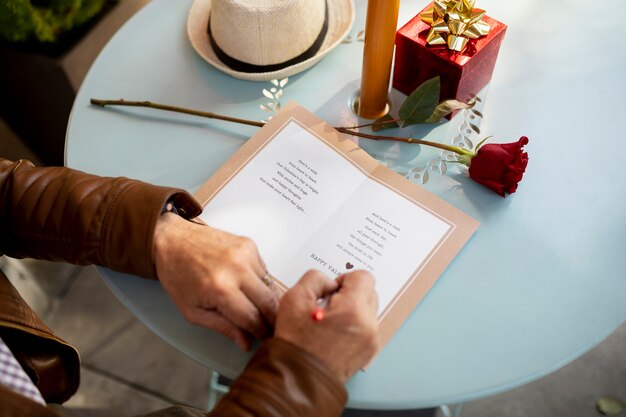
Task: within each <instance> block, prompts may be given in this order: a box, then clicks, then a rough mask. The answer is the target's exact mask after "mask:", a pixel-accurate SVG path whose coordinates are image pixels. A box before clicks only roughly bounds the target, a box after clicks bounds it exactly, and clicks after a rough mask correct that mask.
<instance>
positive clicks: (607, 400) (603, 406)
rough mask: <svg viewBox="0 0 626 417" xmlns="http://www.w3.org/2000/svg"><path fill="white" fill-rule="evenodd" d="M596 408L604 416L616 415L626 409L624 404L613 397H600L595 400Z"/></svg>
mask: <svg viewBox="0 0 626 417" xmlns="http://www.w3.org/2000/svg"><path fill="white" fill-rule="evenodd" d="M596 408H597V409H598V411H599V412H601V413H602V414H604V415H605V416H617V415H619V414H621V413H622V412H624V410H626V404H624V402H623V401H621V400H619V399H617V398H614V397H600V398H598V400H597V401H596Z"/></svg>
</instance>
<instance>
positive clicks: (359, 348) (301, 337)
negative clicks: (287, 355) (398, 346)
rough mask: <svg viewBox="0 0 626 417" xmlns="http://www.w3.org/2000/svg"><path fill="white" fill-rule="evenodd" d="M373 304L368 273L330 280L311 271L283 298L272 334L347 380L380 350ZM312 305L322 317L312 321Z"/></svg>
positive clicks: (371, 281)
mask: <svg viewBox="0 0 626 417" xmlns="http://www.w3.org/2000/svg"><path fill="white" fill-rule="evenodd" d="M320 299H321V300H326V301H318V300H320ZM377 306H378V300H377V296H376V292H375V291H374V279H373V277H372V276H371V275H370V274H369V273H368V272H365V271H355V272H351V273H349V274H346V275H342V276H341V277H339V278H337V280H332V279H329V278H327V277H326V276H325V275H324V274H322V273H321V272H319V271H309V272H307V273H306V274H305V275H304V276H303V277H302V279H301V280H300V281H299V282H298V283H297V284H296V285H295V286H294V287H293V288H291V289H290V290H289V291H288V292H287V293H286V294H285V295H284V296H283V298H282V300H281V303H280V307H279V310H278V318H277V320H276V330H275V333H274V334H275V337H278V338H281V339H283V340H286V341H288V342H290V343H293V344H294V345H297V346H299V347H300V348H301V349H303V350H305V351H307V352H308V353H310V354H312V355H314V356H316V357H317V358H318V359H319V360H320V361H321V362H322V363H323V364H324V365H325V366H326V367H328V369H330V370H331V371H332V372H333V373H335V374H336V375H337V376H338V377H339V378H340V379H341V380H342V381H343V382H345V381H347V380H348V378H349V377H350V376H352V375H353V374H354V373H355V372H356V371H357V370H359V369H360V368H362V367H363V366H364V365H366V364H367V363H368V362H369V361H370V360H371V358H372V357H373V355H374V354H375V353H376V351H377V350H378V322H377V317H376V315H377ZM316 309H317V311H321V314H320V315H321V317H319V319H315V318H313V319H312V316H311V314H312V312H315V311H316Z"/></svg>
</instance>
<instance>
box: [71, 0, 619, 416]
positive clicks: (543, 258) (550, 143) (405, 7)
mask: <svg viewBox="0 0 626 417" xmlns="http://www.w3.org/2000/svg"><path fill="white" fill-rule="evenodd" d="M190 3H191V1H190V0H179V1H172V0H154V1H153V2H152V3H150V4H148V5H147V6H146V7H145V8H144V9H143V10H141V11H140V12H139V13H138V14H137V15H136V16H135V17H134V18H132V19H131V20H130V21H129V22H128V23H127V24H126V25H125V26H124V27H123V28H122V29H121V30H120V31H119V32H118V33H117V34H116V35H115V37H114V38H113V39H112V40H111V41H110V43H109V44H108V45H107V47H106V48H105V49H104V51H103V52H102V53H101V55H100V56H99V58H98V59H97V61H96V62H95V64H94V65H93V67H92V69H91V71H90V72H89V74H88V76H87V78H86V80H85V82H84V84H83V86H82V88H81V90H80V92H79V94H78V96H77V98H76V102H75V104H74V109H73V112H72V116H71V120H70V123H69V128H68V133H67V142H66V163H67V165H68V166H70V167H73V168H78V169H82V170H85V171H89V172H92V173H96V174H101V175H125V176H129V177H134V178H139V179H143V180H146V181H151V182H154V183H157V184H163V185H172V186H180V187H184V188H186V189H189V190H192V191H193V190H194V189H196V188H197V187H198V186H199V185H200V184H201V183H202V182H203V181H204V180H205V179H206V178H208V177H209V176H210V175H211V173H213V172H214V171H215V170H216V169H217V168H218V167H219V166H220V164H221V163H223V162H224V161H225V160H226V159H227V158H228V157H229V156H230V155H231V154H232V153H233V152H234V151H235V150H236V149H237V148H238V147H239V146H240V145H241V144H242V143H244V142H245V140H246V139H247V138H248V137H249V136H251V135H252V134H254V132H255V128H251V127H244V126H238V125H228V124H225V123H221V122H213V121H207V120H203V119H198V118H193V117H190V116H185V115H176V114H165V113H159V112H156V111H150V110H146V109H132V110H129V109H124V110H121V109H120V110H102V109H99V108H94V107H92V106H90V105H89V99H90V98H91V97H98V98H120V97H123V98H126V99H137V100H152V101H156V102H162V103H168V104H175V105H181V106H188V107H193V108H200V109H205V110H209V111H216V112H220V113H224V114H230V115H237V116H239V117H246V118H251V119H257V120H260V119H262V118H264V117H266V115H267V114H266V113H264V112H262V111H261V110H260V108H259V105H260V104H263V103H265V102H266V101H267V99H266V98H265V97H263V95H262V94H261V91H262V89H263V88H266V87H268V84H267V83H254V82H247V81H239V80H235V79H232V78H229V77H227V76H226V75H223V74H222V73H220V72H218V71H216V70H214V69H213V68H212V67H210V66H209V65H208V64H207V63H205V62H204V61H203V60H202V59H201V58H200V57H199V56H198V55H196V53H195V52H194V50H193V49H192V47H191V46H190V44H189V42H188V40H187V37H186V31H185V22H186V18H187V11H188V8H189V6H190ZM356 5H357V10H358V15H357V20H356V23H355V26H354V28H353V30H352V33H351V39H352V42H350V43H346V44H342V45H340V46H339V47H338V48H337V49H336V50H335V51H333V52H332V53H331V54H330V55H329V56H328V57H327V58H326V59H325V60H324V61H322V62H321V63H320V64H319V65H317V66H316V67H314V68H312V69H311V70H309V71H307V72H305V73H303V74H300V75H298V76H295V77H292V78H291V79H290V80H289V84H288V86H287V87H286V88H285V95H284V97H283V101H285V102H286V101H288V100H291V99H294V100H297V101H298V102H299V103H300V104H302V105H303V106H305V107H307V108H309V109H310V110H312V111H315V112H316V113H317V114H318V115H320V116H321V117H323V118H325V119H326V120H328V121H329V122H331V123H333V124H343V123H345V122H346V121H349V120H351V119H352V118H353V116H352V115H351V113H350V110H349V109H348V107H347V105H346V103H347V100H348V97H349V96H350V94H352V93H353V92H354V89H355V88H356V87H358V84H359V77H360V68H359V66H360V62H361V56H362V55H361V54H362V45H363V44H362V43H361V42H359V41H358V39H357V38H358V32H359V31H360V30H362V29H363V27H364V23H363V22H364V10H365V1H363V0H357V1H356ZM425 5H426V1H422V2H414V1H408V0H406V1H403V3H402V6H401V11H400V14H401V16H400V19H399V23H401V24H402V23H404V22H406V21H407V20H408V19H409V18H410V17H411V16H413V15H414V14H416V13H417V12H418V11H419V10H420V9H421V8H422V7H424V6H425ZM478 6H481V7H482V8H485V9H486V10H487V11H488V14H489V15H491V16H493V17H495V18H497V19H499V20H501V21H503V22H505V23H507V24H508V25H509V30H508V32H507V35H506V37H505V41H504V44H503V46H502V49H501V52H500V57H499V60H498V63H497V66H496V71H495V74H494V78H493V80H492V83H491V86H490V89H489V96H488V99H487V101H486V104H485V107H484V109H483V112H484V114H485V118H484V120H483V121H482V126H481V127H482V130H483V132H485V133H486V134H493V135H495V140H497V141H501V142H504V141H511V140H516V139H517V138H518V137H519V136H521V135H527V136H529V137H530V140H531V142H530V144H529V145H528V147H527V150H528V152H529V154H530V163H529V166H528V170H527V173H526V175H525V176H524V180H523V182H522V183H521V185H520V188H519V190H518V192H517V193H516V194H514V195H512V196H509V197H507V198H506V199H502V198H500V197H498V196H497V195H495V194H493V193H491V192H490V191H488V190H486V189H484V188H482V187H481V186H479V185H477V184H474V183H473V182H472V181H470V180H468V179H467V178H464V177H463V176H461V175H456V174H453V175H448V176H445V177H438V178H435V179H433V180H431V181H430V182H429V183H428V184H427V187H428V188H429V189H430V190H432V191H433V192H435V193H437V194H438V195H439V196H441V197H442V198H444V199H445V200H447V201H448V202H450V203H452V204H453V205H455V206H457V207H459V208H460V209H462V210H464V211H465V212H467V213H468V214H470V215H471V216H474V217H475V218H477V219H478V220H479V221H480V222H481V223H482V225H481V227H480V229H479V230H478V232H477V233H476V235H475V236H474V237H473V238H472V240H471V241H470V242H469V244H468V245H467V246H466V247H465V248H464V249H463V251H462V252H461V254H460V255H459V256H458V257H457V258H456V259H455V260H454V262H453V263H452V264H451V265H450V267H449V268H448V269H447V271H446V272H445V273H444V274H443V276H442V278H441V279H440V281H439V282H438V283H437V284H436V285H435V287H434V288H433V289H432V291H431V292H430V293H429V294H428V295H427V297H426V298H425V300H424V301H423V302H422V303H421V304H420V305H419V306H418V308H417V309H416V310H415V311H414V313H413V314H412V316H411V317H410V318H409V320H408V321H407V322H406V324H405V325H404V326H403V327H402V329H401V330H400V332H399V333H398V334H397V335H396V336H395V337H394V339H393V340H392V341H391V343H390V344H389V345H388V346H387V347H386V348H385V349H384V351H382V352H381V353H380V355H379V356H378V357H377V358H376V360H375V362H374V364H373V365H372V366H371V367H370V368H369V369H368V370H367V371H366V372H364V373H360V374H358V375H357V376H356V377H355V378H353V379H352V380H351V381H350V382H349V384H348V389H349V391H350V406H352V407H356V408H371V409H401V408H418V407H429V406H436V405H440V404H449V403H458V402H462V401H467V400H472V399H476V398H480V397H484V396H487V395H491V394H495V393H498V392H501V391H504V390H508V389H510V388H514V387H516V386H519V385H522V384H524V383H527V382H529V381H532V380H534V379H537V378H539V377H541V376H543V375H546V374H548V373H550V372H552V371H554V370H556V369H557V368H559V367H561V366H563V365H565V364H566V363H568V362H569V361H571V360H573V359H575V358H576V357H578V356H579V355H581V354H582V353H584V352H585V351H587V350H589V349H590V348H592V347H593V346H594V345H596V344H597V343H598V342H600V341H601V340H602V339H603V338H604V337H606V336H607V335H608V334H609V333H611V332H612V331H613V330H614V329H615V328H616V327H618V326H619V325H620V324H621V323H622V322H623V321H624V320H625V319H626V306H625V304H626V303H625V300H626V272H625V271H626V169H625V168H624V167H623V166H622V165H623V163H622V158H623V154H622V150H623V148H624V140H625V139H624V134H623V128H622V127H621V123H623V122H624V116H626V107H625V104H624V103H625V102H626V99H625V97H624V95H625V94H626V71H625V68H626V54H624V52H623V42H622V41H621V39H620V33H623V32H624V31H625V30H626V3H624V2H623V1H621V0H608V1H607V2H605V3H604V4H603V6H602V7H597V6H594V5H592V4H591V3H589V2H588V1H586V2H583V1H582V0H570V1H568V2H543V1H542V2H540V1H531V0H520V1H517V2H502V1H496V0H481V1H479V4H478ZM557 23H559V24H561V25H562V27H560V28H554V27H553V26H552V25H555V24H557ZM397 150H398V149H396V151H397ZM399 150H400V151H403V152H406V153H408V154H410V153H411V152H414V151H413V150H409V149H406V148H400V149H399ZM100 272H101V274H102V276H103V277H104V278H105V280H106V281H107V282H108V284H109V285H110V286H111V288H112V289H113V291H114V292H115V294H116V295H117V296H118V297H119V298H120V299H121V300H122V301H123V302H124V304H125V305H126V306H127V307H128V308H130V309H131V310H132V311H133V313H134V314H136V315H137V316H138V317H139V318H140V319H141V320H142V321H144V322H145V323H146V324H147V325H148V326H149V327H150V328H152V330H154V331H155V332H156V333H158V334H159V335H161V336H162V337H163V338H164V339H166V340H167V341H169V342H170V343H172V344H173V345H174V346H176V347H177V348H178V349H180V350H181V351H183V352H185V353H186V354H188V355H189V356H191V357H192V358H194V359H196V360H197V361H199V362H200V363H202V364H205V365H206V366H208V367H210V368H213V369H215V370H217V371H219V372H220V373H223V374H225V375H227V376H230V377H233V376H235V375H236V374H237V373H238V372H240V371H241V369H242V368H243V366H244V364H245V362H246V359H247V356H246V355H244V354H242V353H240V352H239V350H238V349H236V348H234V346H233V345H232V344H231V343H230V342H229V341H228V340H226V339H225V338H223V337H221V336H219V335H216V334H214V333H213V332H210V331H208V330H204V329H201V328H197V327H193V326H190V325H188V324H186V323H185V321H184V320H183V318H182V317H181V315H180V314H179V313H178V312H177V310H176V309H175V307H174V306H173V304H172V303H171V302H170V301H169V299H168V298H167V296H166V295H165V293H164V292H163V291H162V289H161V287H160V285H159V284H158V283H156V282H151V281H146V280H142V279H139V278H136V277H129V276H123V275H121V274H117V273H113V272H111V271H109V270H106V269H100Z"/></svg>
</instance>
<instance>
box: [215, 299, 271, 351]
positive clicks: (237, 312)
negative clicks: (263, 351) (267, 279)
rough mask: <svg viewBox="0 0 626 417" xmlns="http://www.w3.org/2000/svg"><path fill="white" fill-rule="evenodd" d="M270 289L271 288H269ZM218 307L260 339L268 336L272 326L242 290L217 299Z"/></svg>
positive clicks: (236, 323) (234, 321) (230, 318)
mask: <svg viewBox="0 0 626 417" xmlns="http://www.w3.org/2000/svg"><path fill="white" fill-rule="evenodd" d="M268 290H269V289H268ZM217 309H218V311H219V312H220V313H222V314H223V315H224V316H225V317H228V318H229V320H230V321H232V323H233V324H235V325H236V326H238V327H240V328H242V329H244V330H246V331H247V332H249V333H251V334H252V335H254V336H255V337H256V338H258V339H264V338H266V337H268V336H269V335H270V334H271V332H270V327H269V325H268V322H267V321H266V320H265V319H264V318H263V317H262V316H261V313H260V311H259V310H258V309H257V307H256V306H255V305H254V304H253V303H252V301H251V300H250V299H249V298H248V297H247V296H246V295H245V294H243V293H242V292H238V291H234V292H232V293H231V294H228V295H226V296H223V297H221V299H219V300H217Z"/></svg>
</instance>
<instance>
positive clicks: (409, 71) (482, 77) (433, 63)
mask: <svg viewBox="0 0 626 417" xmlns="http://www.w3.org/2000/svg"><path fill="white" fill-rule="evenodd" d="M431 6H432V3H431V4H430V5H429V6H427V7H426V8H425V9H424V10H426V9H428V8H429V7H431ZM420 13H421V12H420ZM483 19H484V21H485V22H486V23H488V24H489V26H490V29H489V33H488V34H487V35H485V36H482V37H480V38H478V39H470V40H469V42H468V43H467V45H466V46H465V49H463V51H462V52H456V51H453V50H450V49H448V47H447V46H446V45H438V46H431V45H428V44H427V42H426V37H427V36H428V32H429V31H430V25H428V24H426V23H424V22H422V21H421V20H420V15H419V14H418V15H417V16H415V17H414V18H413V19H411V20H410V21H409V22H408V23H407V24H406V25H404V26H403V27H402V28H401V29H400V30H398V32H397V33H396V57H395V63H394V71H393V87H394V88H395V89H397V90H399V91H401V92H403V93H404V94H406V95H409V94H411V93H412V92H413V91H414V90H415V89H416V88H417V87H418V86H419V85H420V84H422V83H423V82H424V81H426V80H429V79H431V78H433V77H436V76H440V77H441V92H440V94H439V98H440V100H447V99H452V98H454V99H457V100H459V101H463V102H467V101H468V100H469V99H471V98H472V97H475V96H476V94H478V92H479V91H480V90H481V89H482V88H483V87H484V86H485V85H486V84H487V83H488V82H489V80H491V75H492V73H493V68H494V66H495V64H496V58H497V57H498V51H499V50H500V44H501V43H502V39H503V38H504V33H505V32H506V25H505V24H503V23H501V22H499V21H497V20H495V19H492V18H490V17H489V16H484V17H483Z"/></svg>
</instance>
